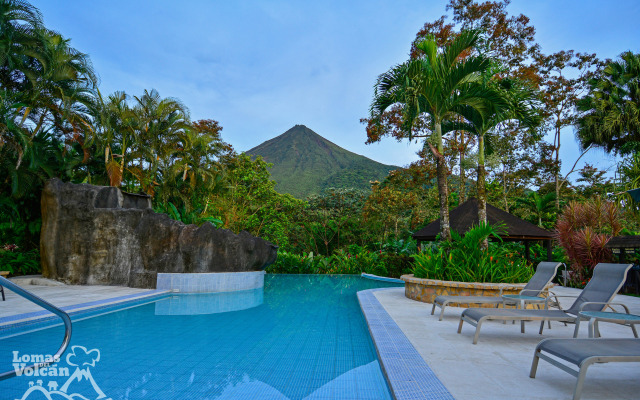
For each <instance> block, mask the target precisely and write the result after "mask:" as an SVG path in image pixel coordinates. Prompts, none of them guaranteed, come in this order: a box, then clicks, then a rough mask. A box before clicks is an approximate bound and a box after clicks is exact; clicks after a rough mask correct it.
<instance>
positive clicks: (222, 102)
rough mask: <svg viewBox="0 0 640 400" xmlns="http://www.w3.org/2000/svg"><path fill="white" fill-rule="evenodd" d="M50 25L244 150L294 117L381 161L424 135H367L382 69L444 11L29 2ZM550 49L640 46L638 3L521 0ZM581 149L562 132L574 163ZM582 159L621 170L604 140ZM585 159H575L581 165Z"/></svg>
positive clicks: (304, 4) (601, 50)
mask: <svg viewBox="0 0 640 400" xmlns="http://www.w3.org/2000/svg"><path fill="white" fill-rule="evenodd" d="M33 4H34V5H35V6H36V7H38V8H39V9H40V10H41V11H42V13H43V15H44V20H45V24H46V25H47V27H49V28H51V29H55V30H57V31H59V32H60V33H62V34H63V35H64V36H65V37H68V38H71V44H72V45H73V46H74V47H76V48H77V49H79V50H80V51H83V52H85V53H88V54H89V55H90V56H91V60H92V61H93V64H94V66H95V68H96V70H97V72H98V74H99V76H100V80H101V84H100V89H101V91H102V92H103V94H108V93H111V92H113V91H115V90H124V91H126V92H127V93H128V94H131V95H138V94H140V93H141V92H142V91H143V90H144V89H152V88H155V89H157V90H158V91H159V92H160V94H161V95H162V96H163V97H176V98H179V99H180V100H182V102H183V103H185V104H186V105H187V106H188V107H189V109H190V110H191V117H192V119H194V120H195V119H202V118H212V119H215V120H218V121H219V122H220V123H221V124H222V126H223V127H224V130H223V138H224V140H225V141H227V142H229V143H231V144H232V145H233V146H234V147H235V148H236V150H238V151H244V150H248V149H250V148H252V147H254V146H256V145H258V144H260V143H262V142H263V141H265V140H268V139H270V138H272V137H275V136H277V135H279V134H281V133H283V132H285V131H286V130H287V129H289V128H290V127H292V126H293V125H295V124H304V125H306V126H308V127H309V128H311V129H313V130H314V131H316V132H317V133H319V134H320V135H322V136H324V137H326V138H327V139H329V140H331V141H333V142H334V143H336V144H338V145H340V146H342V147H344V148H346V149H348V150H351V151H353V152H355V153H358V154H362V155H365V156H367V157H369V158H372V159H374V160H376V161H379V162H382V163H385V164H394V165H400V166H404V165H406V164H408V163H410V162H412V161H415V160H416V159H417V156H416V155H415V150H416V149H417V147H418V146H416V145H409V144H408V143H407V142H402V143H397V142H395V141H394V140H392V139H385V140H383V141H382V142H381V143H378V144H373V145H365V144H364V142H365V140H366V133H365V129H364V126H363V125H362V124H360V122H359V120H360V118H363V117H366V116H367V115H368V108H369V104H370V102H371V98H372V95H373V84H374V82H375V79H376V77H377V76H378V75H379V74H381V73H383V72H385V71H386V70H388V69H389V68H390V67H391V66H393V65H395V64H397V63H400V62H403V61H405V60H406V59H407V55H408V52H409V47H410V44H411V41H412V40H413V39H414V38H415V34H416V32H417V31H418V30H419V29H420V28H421V27H422V25H423V24H424V23H425V22H427V21H433V20H435V19H436V18H438V17H440V15H442V14H444V13H445V6H446V4H447V1H445V0H430V1H408V0H407V1H404V0H399V1H376V0H364V1H360V0H358V1H322V0H319V1H300V0H298V1H294V0H290V1H204V0H186V1H183V2H175V1H173V2H169V1H163V0H155V1H148V0H144V1H142V0H134V1H131V0H129V1H122V0H110V1H91V2H87V1H85V0H80V1H79V0H64V1H60V0H42V1H33ZM508 10H509V12H510V13H511V14H519V13H524V14H525V15H527V16H529V17H530V18H531V20H532V24H533V26H534V27H535V28H536V32H537V33H536V38H537V40H538V42H539V43H540V44H541V46H542V49H543V51H544V52H546V53H550V52H555V51H558V50H563V49H574V50H576V51H581V52H591V53H593V52H595V53H596V54H597V55H598V56H599V57H601V58H607V57H608V58H615V57H616V56H617V55H619V54H620V53H622V52H623V51H626V50H632V51H634V52H638V51H640V49H639V48H638V47H639V43H640V40H639V39H640V24H638V23H637V20H638V19H639V17H640V2H638V1H635V0H616V1H608V0H601V1H593V0H563V1H557V0H537V1H530V0H514V1H513V2H512V4H511V5H510V6H509V8H508ZM578 155H579V151H578V146H577V144H576V142H575V139H574V134H573V129H572V128H568V129H565V131H564V132H563V137H562V148H561V157H562V160H563V162H564V165H563V171H565V173H566V171H568V169H570V167H571V165H573V163H574V162H575V160H576V158H577V156H578ZM583 160H585V161H587V162H590V163H592V164H596V165H597V166H599V167H600V168H601V169H610V170H611V171H613V166H614V165H615V160H614V159H613V158H611V157H608V156H607V155H606V154H605V153H603V152H601V151H592V152H590V153H589V154H588V155H587V156H585V158H583ZM582 164H583V162H581V163H580V164H579V165H582Z"/></svg>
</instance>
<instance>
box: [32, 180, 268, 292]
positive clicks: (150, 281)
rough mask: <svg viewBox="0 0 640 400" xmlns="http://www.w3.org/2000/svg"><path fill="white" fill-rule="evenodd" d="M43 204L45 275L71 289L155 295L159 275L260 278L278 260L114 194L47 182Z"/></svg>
mask: <svg viewBox="0 0 640 400" xmlns="http://www.w3.org/2000/svg"><path fill="white" fill-rule="evenodd" d="M41 201H42V231H41V235H40V254H41V263H42V273H43V275H44V276H45V277H46V278H51V279H57V280H60V281H64V282H67V283H71V284H88V285H122V286H129V287H137V288H155V287H156V278H157V275H158V273H198V272H199V273H202V272H247V271H262V270H264V269H265V268H266V267H267V266H268V265H270V264H271V263H273V262H274V261H275V259H276V257H277V251H278V248H277V246H274V245H273V244H271V243H269V242H267V241H266V240H264V239H261V238H259V237H254V236H252V235H250V234H249V233H247V232H241V233H240V234H237V235H236V234H235V233H233V232H231V231H229V230H226V229H217V228H215V227H214V226H213V225H212V224H210V223H209V222H206V223H204V224H203V225H202V226H199V227H198V226H196V225H185V224H183V223H182V222H179V221H175V220H173V219H171V218H169V216H167V215H166V214H159V213H156V212H154V211H153V210H152V208H151V199H150V198H149V197H148V196H145V195H136V194H130V193H125V192H122V191H121V190H120V189H118V188H115V187H108V186H94V185H88V184H73V183H63V182H62V181H60V180H59V179H52V180H50V181H48V182H47V183H46V185H45V187H44V190H43V192H42V200H41Z"/></svg>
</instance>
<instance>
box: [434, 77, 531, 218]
mask: <svg viewBox="0 0 640 400" xmlns="http://www.w3.org/2000/svg"><path fill="white" fill-rule="evenodd" d="M486 89H487V90H488V91H489V92H491V93H492V95H491V97H490V98H488V99H487V100H486V102H487V104H486V106H485V107H482V108H474V107H471V106H468V105H462V106H460V107H458V108H457V109H456V111H457V112H458V113H459V114H460V115H461V116H463V117H464V121H463V122H459V121H448V122H447V123H446V124H445V126H444V129H443V132H445V131H458V130H462V131H466V132H469V133H471V134H473V135H475V136H477V138H478V170H477V175H478V177H477V194H478V220H479V222H480V223H485V224H486V222H487V197H486V184H485V175H486V172H485V136H486V135H488V134H491V133H493V132H494V131H495V130H496V129H498V127H499V126H500V125H501V124H504V123H506V122H508V121H512V122H518V123H520V124H521V125H522V126H525V127H528V128H531V129H533V128H535V126H536V124H537V123H538V118H536V111H535V109H536V105H537V103H536V97H537V96H536V94H535V92H534V91H533V90H532V89H530V88H528V87H527V86H525V85H524V84H523V83H521V82H520V81H518V80H514V79H508V78H506V79H493V80H490V81H489V82H488V83H487V84H486Z"/></svg>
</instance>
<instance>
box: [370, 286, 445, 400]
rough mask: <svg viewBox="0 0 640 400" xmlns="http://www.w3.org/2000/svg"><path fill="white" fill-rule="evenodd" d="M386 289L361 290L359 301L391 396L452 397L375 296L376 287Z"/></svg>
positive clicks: (397, 399)
mask: <svg viewBox="0 0 640 400" xmlns="http://www.w3.org/2000/svg"><path fill="white" fill-rule="evenodd" d="M389 289H390V288H379V289H369V290H363V291H360V292H358V302H359V303H360V309H361V310H362V313H363V314H364V317H365V320H366V321H367V326H368V328H369V334H370V335H371V338H372V340H373V343H374V345H375V348H376V353H377V354H378V359H379V360H380V367H381V368H382V372H383V374H384V377H385V379H386V380H387V384H388V386H389V388H390V390H391V395H392V396H393V398H394V399H395V400H409V399H412V400H417V399H439V400H440V399H442V400H453V399H454V397H453V396H452V395H451V393H450V392H449V391H448V390H447V388H446V387H445V386H444V384H443V383H442V382H441V381H440V380H439V379H438V377H437V376H436V375H435V373H434V372H433V371H432V370H431V368H429V365H428V364H427V363H426V362H425V360H424V359H423V358H422V356H420V354H419V353H418V351H417V350H416V349H415V348H414V347H413V345H412V344H411V342H409V339H407V337H406V336H405V334H404V333H403V332H402V330H401V329H400V327H399V326H398V325H397V324H396V323H395V321H394V320H393V318H391V316H390V315H389V313H387V311H386V310H385V309H384V307H383V306H382V304H380V302H379V301H378V299H377V298H376V296H375V295H374V292H376V291H378V290H389Z"/></svg>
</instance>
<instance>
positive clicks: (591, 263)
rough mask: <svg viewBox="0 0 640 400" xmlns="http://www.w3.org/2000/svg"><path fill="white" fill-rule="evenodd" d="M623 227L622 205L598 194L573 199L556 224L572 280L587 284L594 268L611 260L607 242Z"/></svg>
mask: <svg viewBox="0 0 640 400" xmlns="http://www.w3.org/2000/svg"><path fill="white" fill-rule="evenodd" d="M621 230H622V226H621V225H620V215H619V210H618V206H617V205H616V204H614V203H612V202H609V201H606V200H603V199H602V198H600V197H595V198H593V199H591V200H589V201H588V202H586V203H578V202H575V201H572V202H570V203H569V204H568V205H567V206H566V207H565V209H564V211H563V212H562V215H561V216H560V218H558V222H557V224H556V240H557V241H558V242H559V243H560V246H562V247H563V248H564V251H565V252H566V254H567V257H568V258H569V263H570V265H569V276H568V279H569V282H570V283H571V284H572V285H575V286H584V285H585V284H586V282H587V281H588V280H589V279H590V278H591V275H592V274H593V267H595V266H596V264H598V263H600V262H607V261H611V260H612V257H613V253H612V252H611V249H608V248H606V247H605V246H606V245H607V242H609V240H610V239H611V238H612V237H613V236H616V235H617V234H618V233H620V231H621Z"/></svg>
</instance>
